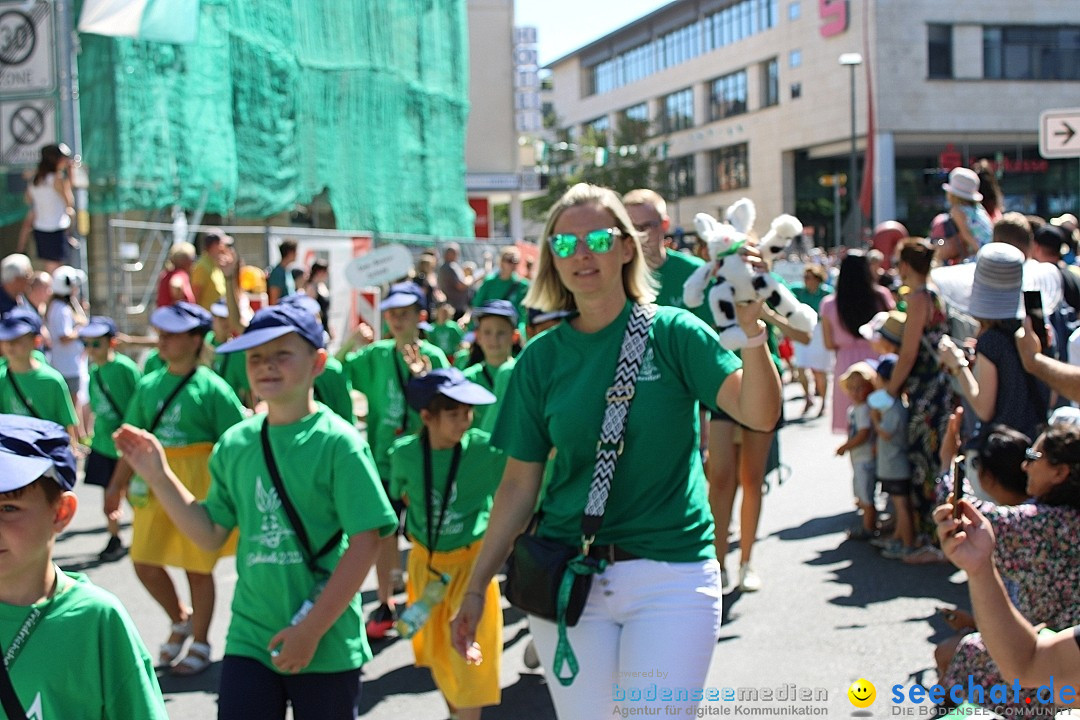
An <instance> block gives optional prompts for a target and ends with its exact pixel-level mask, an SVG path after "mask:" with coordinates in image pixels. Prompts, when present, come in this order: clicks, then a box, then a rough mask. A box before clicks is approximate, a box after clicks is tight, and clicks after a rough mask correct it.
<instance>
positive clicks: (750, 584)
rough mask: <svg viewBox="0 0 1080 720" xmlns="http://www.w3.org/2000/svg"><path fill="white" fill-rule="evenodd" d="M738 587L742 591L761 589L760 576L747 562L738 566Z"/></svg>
mask: <svg viewBox="0 0 1080 720" xmlns="http://www.w3.org/2000/svg"><path fill="white" fill-rule="evenodd" d="M739 589H740V590H742V591H743V592H757V591H758V590H760V589H761V578H760V577H758V574H757V573H756V572H754V568H752V567H750V563H748V562H746V563H743V564H742V565H740V566H739Z"/></svg>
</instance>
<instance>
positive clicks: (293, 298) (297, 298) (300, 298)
mask: <svg viewBox="0 0 1080 720" xmlns="http://www.w3.org/2000/svg"><path fill="white" fill-rule="evenodd" d="M278 305H293V306H295V307H298V308H300V309H301V310H306V311H307V312H309V313H311V314H312V315H314V316H315V317H316V318H318V317H319V316H320V315H321V313H322V308H321V307H319V301H318V300H316V299H315V298H313V297H311V296H310V295H308V294H307V293H302V292H295V293H293V294H292V295H286V296H285V297H283V298H281V300H279V301H278Z"/></svg>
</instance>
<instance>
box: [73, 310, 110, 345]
mask: <svg viewBox="0 0 1080 720" xmlns="http://www.w3.org/2000/svg"><path fill="white" fill-rule="evenodd" d="M116 332H117V329H116V322H115V321H114V320H113V319H112V318H111V317H109V316H107V315H94V316H92V317H91V318H90V322H88V323H87V324H85V325H83V326H82V327H81V328H79V337H80V338H81V339H83V340H94V339H96V338H102V337H112V336H113V335H115V334H116Z"/></svg>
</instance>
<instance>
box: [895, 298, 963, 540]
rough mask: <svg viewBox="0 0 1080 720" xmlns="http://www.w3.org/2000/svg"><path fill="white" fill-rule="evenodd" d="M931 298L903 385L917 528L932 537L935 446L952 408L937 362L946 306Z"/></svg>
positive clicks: (946, 377) (944, 376)
mask: <svg viewBox="0 0 1080 720" xmlns="http://www.w3.org/2000/svg"><path fill="white" fill-rule="evenodd" d="M923 292H926V293H928V294H929V295H930V304H931V311H930V319H929V320H928V321H927V323H926V327H925V328H923V336H922V339H921V340H920V341H919V354H918V355H917V356H916V357H915V365H914V366H913V367H912V368H911V372H910V373H909V374H908V377H907V380H906V381H905V383H904V392H905V393H907V396H908V458H909V459H910V461H911V483H912V487H913V488H914V493H915V500H916V507H917V508H918V514H917V516H916V529H917V530H918V531H920V532H922V533H925V534H927V535H929V536H930V537H935V535H934V528H935V525H934V520H933V517H931V515H932V513H933V511H934V507H935V501H934V485H935V478H936V477H937V466H938V447H940V445H941V438H942V436H943V435H944V434H945V428H946V427H947V426H948V424H949V413H950V412H951V411H952V408H953V391H952V385H951V384H950V382H949V375H948V374H947V373H946V372H945V369H944V368H943V367H941V363H940V361H939V360H938V351H937V346H938V342H939V341H940V340H941V338H942V336H943V335H945V334H946V333H947V332H948V318H947V316H946V314H945V306H944V305H943V304H942V302H941V299H940V298H939V297H938V296H937V293H935V292H934V291H933V290H924V291H923Z"/></svg>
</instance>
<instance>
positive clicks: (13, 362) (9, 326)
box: [0, 307, 79, 446]
mask: <svg viewBox="0 0 1080 720" xmlns="http://www.w3.org/2000/svg"><path fill="white" fill-rule="evenodd" d="M40 333H41V318H39V317H38V315H37V313H36V312H34V311H33V310H30V309H27V308H23V307H16V308H14V309H12V310H10V311H8V313H7V314H5V315H4V316H3V317H2V318H0V353H3V355H4V358H5V359H6V360H7V362H5V363H4V365H3V367H2V368H0V411H2V412H5V413H11V414H13V415H25V416H29V417H36V418H41V419H42V420H51V421H53V422H55V423H59V424H60V425H63V426H64V427H66V428H67V429H68V433H69V434H70V436H71V442H72V446H74V444H75V442H76V441H77V440H78V426H79V420H78V416H77V415H76V414H75V406H74V405H73V404H72V402H71V395H70V394H69V393H68V386H67V383H66V382H65V381H64V376H63V375H61V374H60V373H58V372H57V371H56V370H54V369H53V368H52V367H50V366H49V365H47V364H46V363H44V362H42V361H41V360H40V359H38V358H37V357H36V356H35V355H36V353H35V352H34V344H35V343H36V342H37V338H38V335H39V334H40Z"/></svg>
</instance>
